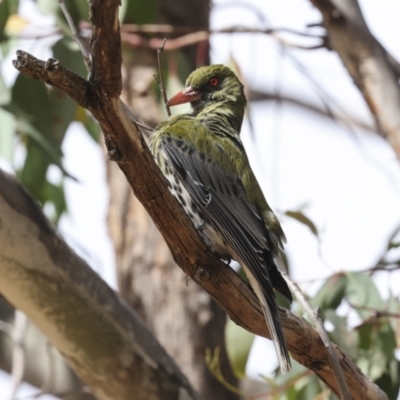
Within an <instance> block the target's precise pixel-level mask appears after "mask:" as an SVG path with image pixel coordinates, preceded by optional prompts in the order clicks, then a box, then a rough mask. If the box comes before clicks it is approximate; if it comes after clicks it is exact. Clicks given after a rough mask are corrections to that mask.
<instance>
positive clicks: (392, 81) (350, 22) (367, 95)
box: [311, 0, 400, 158]
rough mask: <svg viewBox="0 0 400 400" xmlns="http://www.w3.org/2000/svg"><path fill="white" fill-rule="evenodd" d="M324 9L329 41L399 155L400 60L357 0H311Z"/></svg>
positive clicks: (380, 130)
mask: <svg viewBox="0 0 400 400" xmlns="http://www.w3.org/2000/svg"><path fill="white" fill-rule="evenodd" d="M311 2H312V3H313V4H314V6H315V7H316V8H317V9H318V10H319V11H320V12H321V14H322V17H323V25H324V27H325V28H326V30H327V33H328V39H329V45H330V47H331V48H332V49H333V50H335V51H336V52H337V53H338V55H339V57H340V58H341V60H342V62H343V64H344V66H345V67H346V69H347V71H348V72H349V74H350V76H351V77H352V78H353V80H354V83H355V84H356V85H357V87H358V88H359V89H360V91H361V93H362V95H363V96H364V99H365V101H366V103H367V105H368V107H369V109H370V111H371V113H372V115H373V116H374V117H375V121H376V125H377V128H378V132H379V133H380V134H381V135H382V136H383V137H384V138H386V139H387V140H388V141H389V143H390V145H391V146H392V147H393V150H394V151H395V152H396V154H397V157H398V158H400V113H399V109H400V86H399V82H398V79H399V75H400V74H399V70H400V67H399V64H398V63H397V61H396V60H395V59H394V58H393V57H392V56H391V55H390V54H389V53H388V52H387V51H386V50H385V49H384V47H383V46H382V45H381V44H380V43H379V41H378V40H377V39H376V38H375V37H374V35H373V34H372V33H371V31H370V30H369V28H368V26H367V24H366V22H365V20H364V17H363V15H362V12H361V9H360V6H359V4H358V1H357V0H311Z"/></svg>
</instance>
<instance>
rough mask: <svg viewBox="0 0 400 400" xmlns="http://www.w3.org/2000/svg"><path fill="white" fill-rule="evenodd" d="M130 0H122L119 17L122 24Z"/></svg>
mask: <svg viewBox="0 0 400 400" xmlns="http://www.w3.org/2000/svg"><path fill="white" fill-rule="evenodd" d="M128 4H129V0H122V1H121V5H120V7H119V11H118V19H119V22H120V23H121V24H122V23H123V22H124V20H125V16H126V12H127V11H128Z"/></svg>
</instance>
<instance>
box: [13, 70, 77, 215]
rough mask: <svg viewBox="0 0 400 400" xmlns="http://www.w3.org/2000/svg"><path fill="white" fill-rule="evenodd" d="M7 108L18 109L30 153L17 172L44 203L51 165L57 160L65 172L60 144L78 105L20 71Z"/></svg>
mask: <svg viewBox="0 0 400 400" xmlns="http://www.w3.org/2000/svg"><path fill="white" fill-rule="evenodd" d="M7 108H8V109H9V111H12V112H14V113H15V115H16V117H17V120H18V127H19V128H20V130H21V133H22V134H25V135H27V136H26V137H27V140H26V149H27V156H26V159H25V163H24V166H23V168H22V170H21V171H19V173H18V176H19V178H20V180H21V182H22V183H23V184H24V185H25V186H26V187H27V189H28V190H29V191H30V192H31V193H32V195H33V196H34V197H35V198H36V199H37V200H38V201H40V202H41V203H42V204H44V203H45V202H46V201H49V199H48V197H47V195H46V184H47V181H46V174H47V169H48V167H49V165H50V164H55V165H57V166H58V167H60V168H61V170H62V171H63V173H64V174H65V173H66V171H65V170H64V169H63V168H62V162H61V159H62V153H61V145H62V142H63V140H64V136H65V133H66V130H67V128H68V126H69V124H70V123H71V121H72V120H73V116H74V113H75V110H76V108H77V106H76V104H75V103H74V102H73V101H72V100H71V99H70V98H68V97H67V96H66V95H65V94H64V93H62V92H61V91H59V90H57V89H56V90H55V89H50V90H47V89H46V87H45V85H43V84H42V83H40V82H37V81H35V80H33V79H30V78H26V77H25V76H23V75H21V74H20V75H19V76H18V78H17V80H16V82H15V84H14V87H13V89H12V101H11V104H10V105H9V106H7ZM55 207H56V205H55ZM56 208H57V207H56Z"/></svg>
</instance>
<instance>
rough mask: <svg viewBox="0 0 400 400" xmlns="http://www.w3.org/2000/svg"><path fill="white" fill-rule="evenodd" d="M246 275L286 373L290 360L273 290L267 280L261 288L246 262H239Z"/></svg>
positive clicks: (290, 367) (289, 368)
mask: <svg viewBox="0 0 400 400" xmlns="http://www.w3.org/2000/svg"><path fill="white" fill-rule="evenodd" d="M241 265H242V267H243V269H244V271H245V272H246V275H247V277H248V278H249V281H250V284H251V286H252V288H253V289H254V291H255V293H256V295H257V297H258V299H259V300H260V303H261V306H262V309H263V312H264V317H265V321H266V323H267V326H268V329H269V332H270V333H271V338H272V341H273V343H274V346H275V351H276V355H277V357H278V361H279V366H280V368H281V371H282V373H283V374H286V373H287V372H289V371H290V370H291V369H292V364H291V362H290V356H289V352H288V349H287V346H286V341H285V337H284V336H283V330H282V325H281V320H280V319H279V310H278V306H277V304H276V302H275V295H274V290H273V289H272V285H271V283H270V282H269V281H267V282H266V288H265V290H263V288H262V287H261V285H260V284H259V283H258V281H257V279H256V278H255V277H254V275H253V274H252V273H251V271H250V269H249V268H248V267H247V266H246V264H244V263H241ZM267 288H268V289H267Z"/></svg>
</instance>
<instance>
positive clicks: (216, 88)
mask: <svg viewBox="0 0 400 400" xmlns="http://www.w3.org/2000/svg"><path fill="white" fill-rule="evenodd" d="M188 102H190V103H191V106H192V112H191V113H189V114H184V115H178V116H175V117H172V118H170V119H169V120H168V121H166V122H164V123H162V124H160V125H159V126H158V127H157V128H156V130H155V131H154V133H153V135H152V139H151V143H150V149H151V151H152V153H153V155H154V157H155V160H156V163H157V164H158V166H159V167H160V169H161V171H162V172H163V174H164V175H165V177H166V178H167V179H168V181H169V183H170V190H171V192H172V194H173V195H174V196H175V197H176V198H177V199H178V200H179V202H180V203H181V205H182V206H183V208H184V209H185V212H186V213H187V214H188V215H189V217H190V219H191V220H192V222H193V224H194V226H195V227H196V229H197V230H198V231H199V232H200V234H201V236H202V237H203V239H204V240H205V242H206V243H207V244H208V246H209V247H210V248H211V249H212V251H213V252H215V253H217V254H218V255H219V256H220V257H221V258H227V259H230V258H232V259H234V260H236V261H238V262H239V263H240V264H241V266H242V267H243V269H244V270H245V272H246V275H247V277H248V278H249V281H250V283H251V285H252V287H253V289H254V291H255V293H256V294H257V297H258V298H259V300H260V302H261V305H262V308H263V311H264V315H265V320H266V322H267V325H268V328H269V331H270V333H271V336H272V340H273V342H274V345H275V349H276V352H277V355H278V359H279V364H280V368H281V371H282V372H283V373H285V372H287V371H289V370H290V368H291V364H290V358H289V354H288V350H287V347H286V342H285V338H284V336H283V332H282V325H281V322H280V319H279V313H278V307H277V305H276V301H275V294H274V290H273V288H274V289H276V290H277V291H279V292H280V293H281V294H282V295H283V296H284V297H285V298H286V299H287V300H288V301H289V302H291V301H292V295H291V293H290V290H289V288H288V286H287V284H286V282H285V280H284V279H283V278H282V275H281V273H280V272H279V269H278V267H277V263H279V262H280V254H281V252H282V250H283V246H282V241H284V239H285V236H284V233H283V231H282V228H281V226H280V224H279V221H278V219H277V218H276V216H275V214H274V213H273V212H272V210H271V208H270V207H269V206H268V204H267V202H266V200H265V198H264V195H263V193H262V191H261V189H260V186H259V184H258V182H257V180H256V178H255V176H254V174H253V171H252V170H251V168H250V164H249V160H248V158H247V155H246V151H245V149H244V147H243V144H242V141H241V139H240V129H241V126H242V122H243V115H244V111H245V107H246V97H245V94H244V88H243V85H242V84H241V83H240V81H239V79H238V78H237V77H236V75H235V74H234V73H233V72H232V71H231V70H230V69H229V68H227V67H225V66H223V65H211V66H206V67H201V68H199V69H197V70H195V71H194V72H192V73H191V74H190V76H189V77H188V79H187V81H186V88H185V89H184V90H182V91H181V92H180V93H178V94H176V95H175V96H174V97H172V98H171V99H170V100H169V102H168V103H169V105H170V106H174V105H177V104H182V103H188Z"/></svg>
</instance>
